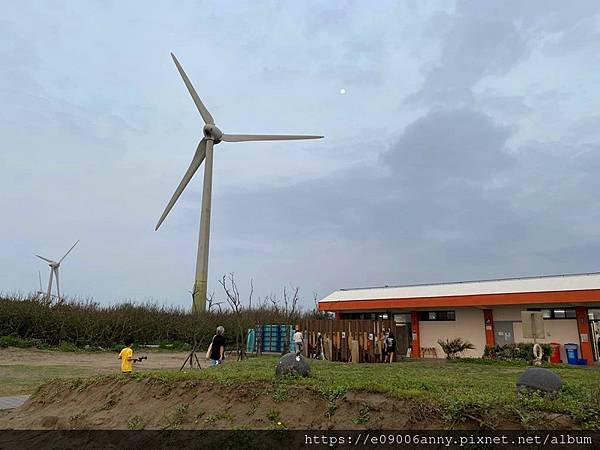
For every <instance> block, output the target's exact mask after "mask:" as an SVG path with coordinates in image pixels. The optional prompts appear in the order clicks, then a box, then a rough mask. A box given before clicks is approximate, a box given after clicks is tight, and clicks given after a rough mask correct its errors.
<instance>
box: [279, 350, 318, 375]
mask: <svg viewBox="0 0 600 450" xmlns="http://www.w3.org/2000/svg"><path fill="white" fill-rule="evenodd" d="M275 375H277V376H278V377H279V376H282V375H296V376H301V377H307V376H308V375H310V366H309V365H308V361H307V360H306V358H305V357H304V356H302V355H296V353H286V354H285V355H283V356H282V357H281V359H280V360H279V362H278V363H277V367H275Z"/></svg>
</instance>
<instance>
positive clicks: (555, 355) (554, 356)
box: [550, 342, 560, 364]
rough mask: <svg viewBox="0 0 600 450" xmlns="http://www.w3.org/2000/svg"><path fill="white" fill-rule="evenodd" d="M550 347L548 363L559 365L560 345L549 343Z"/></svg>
mask: <svg viewBox="0 0 600 450" xmlns="http://www.w3.org/2000/svg"><path fill="white" fill-rule="evenodd" d="M550 345H551V346H552V353H551V354H550V362H551V363H554V364H559V363H560V344H559V343H557V342H550Z"/></svg>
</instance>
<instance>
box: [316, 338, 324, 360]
mask: <svg viewBox="0 0 600 450" xmlns="http://www.w3.org/2000/svg"><path fill="white" fill-rule="evenodd" d="M317 359H325V349H324V348H323V335H322V334H321V332H318V333H317Z"/></svg>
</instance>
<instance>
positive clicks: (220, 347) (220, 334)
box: [208, 325, 225, 366]
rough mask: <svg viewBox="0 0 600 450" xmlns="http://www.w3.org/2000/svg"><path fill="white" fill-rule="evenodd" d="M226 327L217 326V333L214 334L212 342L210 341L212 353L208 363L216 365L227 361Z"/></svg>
mask: <svg viewBox="0 0 600 450" xmlns="http://www.w3.org/2000/svg"><path fill="white" fill-rule="evenodd" d="M224 335H225V328H224V327H222V326H220V325H219V326H218V327H217V334H215V335H214V337H213V339H212V342H211V343H210V355H209V359H208V364H210V365H211V366H216V365H217V364H223V363H224V362H225V336H224Z"/></svg>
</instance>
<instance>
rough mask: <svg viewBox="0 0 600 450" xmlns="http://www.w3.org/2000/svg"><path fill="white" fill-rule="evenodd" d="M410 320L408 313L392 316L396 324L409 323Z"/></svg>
mask: <svg viewBox="0 0 600 450" xmlns="http://www.w3.org/2000/svg"><path fill="white" fill-rule="evenodd" d="M410 319H411V314H410V313H399V314H394V322H396V323H410V322H411V320H410Z"/></svg>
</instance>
